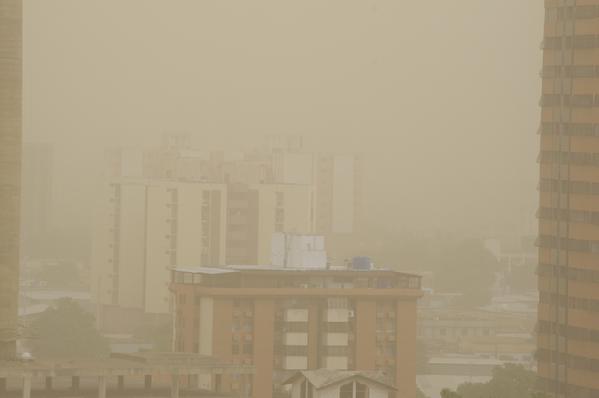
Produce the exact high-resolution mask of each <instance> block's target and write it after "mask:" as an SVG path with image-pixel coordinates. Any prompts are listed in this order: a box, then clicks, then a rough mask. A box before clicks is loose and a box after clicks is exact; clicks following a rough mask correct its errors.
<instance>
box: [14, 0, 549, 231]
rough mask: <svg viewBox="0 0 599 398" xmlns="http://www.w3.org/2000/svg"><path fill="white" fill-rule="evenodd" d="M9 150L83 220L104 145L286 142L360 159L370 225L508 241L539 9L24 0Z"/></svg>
mask: <svg viewBox="0 0 599 398" xmlns="http://www.w3.org/2000/svg"><path fill="white" fill-rule="evenodd" d="M24 3H25V14H24V17H25V20H24V29H25V49H24V56H25V60H24V61H25V74H24V76H25V82H24V87H25V92H24V94H25V132H24V136H25V140H28V141H47V142H52V143H53V144H54V145H55V149H56V165H55V167H56V173H57V175H56V180H55V197H56V213H55V218H56V219H57V220H66V221H65V222H67V223H79V224H81V225H85V223H86V222H87V217H88V213H89V201H88V200H89V197H90V195H91V194H90V191H91V190H92V188H93V186H94V184H96V183H97V173H98V170H99V164H100V163H99V159H100V154H101V150H102V148H103V147H105V146H109V145H115V144H124V145H135V144H138V143H139V144H140V145H151V144H154V143H157V142H158V140H159V138H158V137H159V136H160V134H162V133H164V132H169V131H186V132H190V133H193V134H194V140H195V143H196V144H197V145H198V146H206V147H213V146H215V145H218V146H222V145H221V144H223V143H235V145H241V144H245V143H249V142H252V141H255V140H258V139H259V138H260V137H261V136H262V135H263V134H266V133H275V132H281V133H302V134H305V135H306V137H307V138H308V141H309V142H310V143H311V145H312V146H314V147H316V146H321V147H322V148H323V149H337V150H340V151H355V150H359V151H361V152H363V153H364V154H365V156H366V159H367V161H368V164H367V181H366V187H367V189H368V192H369V193H368V196H367V198H366V203H367V204H368V205H369V207H370V208H369V209H368V210H369V211H371V212H372V215H373V217H374V218H375V219H380V220H383V221H384V222H385V223H387V225H389V226H397V227H401V228H406V229H414V228H417V229H419V230H424V231H426V230H430V231H432V230H443V231H452V230H458V231H462V232H466V233H490V232H492V231H493V230H494V229H497V228H500V229H508V230H510V228H511V229H512V230H514V232H515V233H517V232H519V230H518V231H517V229H518V228H517V227H518V224H520V222H521V221H523V216H524V214H526V213H527V212H528V213H530V212H531V211H533V210H534V208H535V206H536V204H535V200H536V180H537V174H538V173H537V164H536V156H537V152H538V149H537V147H538V145H537V141H538V136H537V135H536V130H537V127H538V122H539V108H538V98H539V93H540V79H539V75H538V72H539V69H540V61H541V51H540V49H539V43H540V41H541V35H542V20H543V2H542V1H541V0H454V1H447V0H429V1H423V0H410V1H408V0H380V1H373V0H328V1H323V0H301V1H281V0H252V1H234V0H228V1H227V0H101V1H99V0H24Z"/></svg>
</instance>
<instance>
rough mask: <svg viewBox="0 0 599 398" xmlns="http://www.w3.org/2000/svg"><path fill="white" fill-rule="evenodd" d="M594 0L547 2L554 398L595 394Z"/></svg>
mask: <svg viewBox="0 0 599 398" xmlns="http://www.w3.org/2000/svg"><path fill="white" fill-rule="evenodd" d="M598 35H599V0H585V1H578V2H575V1H574V2H571V1H568V2H566V1H549V0H547V1H545V29H544V39H543V46H542V47H543V70H542V95H541V126H540V130H539V131H540V154H539V158H538V159H539V162H540V184H539V189H540V191H541V192H540V202H539V211H538V216H539V238H538V245H539V267H538V275H539V281H538V286H539V291H540V303H539V311H538V326H537V329H538V340H537V344H538V350H537V359H538V368H539V377H540V380H541V387H542V388H543V389H544V391H545V392H546V393H547V394H550V396H552V397H565V396H567V397H595V396H599V382H598V381H597V369H599V294H598V292H599V288H598V287H599V284H598V281H599V270H598V268H597V264H598V263H599V207H598V203H599V201H598V200H597V198H598V196H597V195H598V194H599V168H598V166H599V158H598V153H599V106H598V105H599V96H598V89H597V86H596V85H597V81H598V80H597V79H598V77H599V74H598V72H599V69H598V67H599V59H598V58H597V51H598V49H599V40H598V37H599V36H598Z"/></svg>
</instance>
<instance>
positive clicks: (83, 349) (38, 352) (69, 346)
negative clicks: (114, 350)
mask: <svg viewBox="0 0 599 398" xmlns="http://www.w3.org/2000/svg"><path fill="white" fill-rule="evenodd" d="M31 331H32V334H33V336H35V340H34V342H33V353H34V355H35V356H36V357H45V358H61V357H69V358H93V357H102V356H106V355H107V354H108V352H109V346H108V342H107V341H106V339H105V338H104V337H103V336H102V335H101V334H100V333H99V332H98V331H97V329H96V327H95V321H94V317H93V316H92V315H91V314H89V313H88V312H86V311H84V310H83V309H82V308H81V307H80V306H79V305H78V304H77V303H76V302H74V301H73V300H71V299H61V300H59V301H58V302H57V303H56V305H55V306H54V307H50V308H48V309H47V310H46V311H44V312H43V313H41V314H40V315H39V316H38V317H37V318H36V319H35V320H34V321H33V322H32V323H31Z"/></svg>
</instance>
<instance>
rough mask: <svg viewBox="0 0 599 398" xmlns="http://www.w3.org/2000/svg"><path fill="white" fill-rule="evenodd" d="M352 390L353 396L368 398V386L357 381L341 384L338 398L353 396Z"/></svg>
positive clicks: (352, 397)
mask: <svg viewBox="0 0 599 398" xmlns="http://www.w3.org/2000/svg"><path fill="white" fill-rule="evenodd" d="M354 390H355V393H356V394H355V398H368V386H367V385H366V384H362V383H359V382H357V381H352V382H350V383H347V384H344V385H342V386H341V388H340V389H339V398H354Z"/></svg>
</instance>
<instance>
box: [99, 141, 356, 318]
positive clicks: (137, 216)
mask: <svg viewBox="0 0 599 398" xmlns="http://www.w3.org/2000/svg"><path fill="white" fill-rule="evenodd" d="M301 144H302V143H301V139H300V138H298V137H297V136H281V137H279V136H274V137H271V138H270V140H269V141H268V143H267V144H266V145H264V146H263V147H261V148H259V149H257V150H253V151H247V152H218V151H206V150H197V149H194V148H193V147H192V146H191V143H190V137H189V136H188V135H185V134H183V135H181V134H177V135H166V136H165V137H164V140H163V144H162V146H160V147H158V148H154V149H151V150H139V149H115V150H111V151H108V152H107V154H106V155H107V156H106V161H107V170H106V172H107V175H106V183H105V185H104V190H103V193H102V195H100V196H99V198H100V199H99V204H98V211H97V214H96V227H95V232H94V242H93V254H92V272H91V275H92V278H91V285H92V290H93V292H94V297H96V298H97V300H98V302H99V303H100V304H101V306H109V307H111V309H112V310H117V309H126V310H127V311H126V315H123V316H121V317H120V318H121V319H123V318H125V319H127V320H133V319H134V317H133V316H132V311H130V310H133V311H142V312H144V313H150V314H167V313H168V312H169V306H170V304H169V295H168V290H167V285H168V280H169V274H168V270H169V268H171V267H175V266H187V265H190V264H193V265H196V266H197V265H201V266H221V265H226V264H233V265H234V264H252V265H260V264H271V260H272V258H273V236H277V234H290V236H291V235H297V236H300V235H304V236H308V235H314V234H316V233H318V234H319V235H322V236H323V239H324V237H326V239H331V240H334V236H336V235H348V234H351V233H352V232H353V231H354V229H355V228H356V226H357V221H356V217H357V216H356V214H357V210H356V209H357V207H358V205H359V199H358V197H359V194H360V192H359V179H360V175H361V174H360V171H359V167H358V163H359V162H358V160H357V158H356V157H355V156H353V155H320V154H314V153H308V152H305V151H304V150H303V149H302V145H301ZM319 231H320V232H319ZM274 242H275V243H276V241H274ZM275 251H276V250H275ZM292 251H293V248H292V250H291V251H290V252H289V253H287V254H288V255H289V256H288V257H287V259H288V260H289V259H291V261H293V262H295V261H299V260H298V259H297V258H296V255H295V254H293V253H292ZM311 256H312V258H310V261H309V262H310V264H312V265H314V264H316V262H315V261H316V257H315V256H319V259H318V264H323V265H326V264H327V262H328V259H327V258H326V252H324V248H323V249H322V250H321V251H320V252H319V253H318V254H317V253H316V252H313V253H312V254H311ZM117 320H118V319H113V318H110V317H108V318H106V322H105V323H104V324H105V325H108V324H117V323H120V324H123V323H122V322H117ZM123 322H124V320H123Z"/></svg>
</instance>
